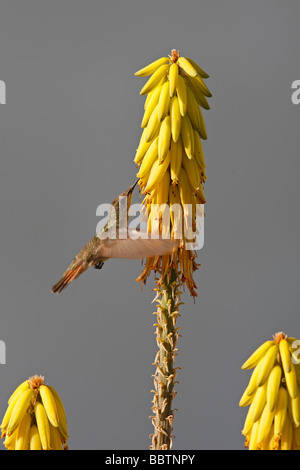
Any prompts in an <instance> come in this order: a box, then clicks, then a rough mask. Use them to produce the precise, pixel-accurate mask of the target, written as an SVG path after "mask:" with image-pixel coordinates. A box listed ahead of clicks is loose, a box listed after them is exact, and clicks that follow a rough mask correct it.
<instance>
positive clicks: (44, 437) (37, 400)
mask: <svg viewBox="0 0 300 470" xmlns="http://www.w3.org/2000/svg"><path fill="white" fill-rule="evenodd" d="M1 432H2V435H1V438H5V439H4V442H3V443H4V445H5V447H6V448H7V449H8V450H63V449H65V450H66V449H67V448H68V447H67V440H68V438H69V436H68V430H67V420H66V414H65V410H64V406H63V404H62V401H61V399H60V397H59V395H58V393H57V392H56V390H55V389H54V388H53V387H51V386H50V385H45V384H44V377H42V376H38V375H34V376H33V377H31V378H29V379H28V380H25V381H24V382H22V383H21V384H20V385H19V386H18V387H17V388H16V390H15V391H14V392H13V394H12V395H11V397H10V398H9V400H8V408H7V410H6V413H5V415H4V417H3V420H2V423H1Z"/></svg>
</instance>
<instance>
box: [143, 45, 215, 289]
mask: <svg viewBox="0 0 300 470" xmlns="http://www.w3.org/2000/svg"><path fill="white" fill-rule="evenodd" d="M135 75H137V76H139V77H145V76H148V75H151V76H150V78H149V79H148V81H147V82H146V84H145V85H144V87H143V88H142V90H141V92H140V94H141V95H147V98H146V101H145V106H144V109H145V111H144V116H143V119H142V123H141V127H142V128H143V132H142V136H141V139H140V143H139V145H138V148H137V151H136V155H135V159H134V161H135V163H136V164H137V165H138V167H139V169H138V174H137V176H138V178H139V187H140V191H142V193H143V194H144V195H145V199H144V205H145V206H146V208H147V215H148V231H149V232H152V233H157V232H158V233H159V234H162V235H163V236H165V234H166V233H170V234H171V236H172V237H173V238H180V239H181V240H182V241H183V243H182V244H181V248H180V249H179V252H178V253H176V256H175V255H174V254H173V256H171V258H170V255H164V256H162V257H157V258H148V259H147V262H146V265H145V268H144V270H143V272H142V274H141V276H140V277H139V278H138V280H141V281H142V282H145V279H146V277H147V276H148V274H149V272H150V271H151V269H153V270H154V271H160V272H161V278H160V282H163V279H164V276H165V275H166V273H167V271H168V270H169V268H170V266H171V267H173V268H175V269H176V270H177V268H178V264H179V265H180V271H181V280H182V281H184V282H186V284H187V286H188V288H189V290H190V292H191V294H192V295H193V296H196V295H197V294H196V292H195V288H196V287H197V286H196V284H195V282H194V280H193V272H194V270H196V269H197V267H198V265H197V264H196V262H195V258H196V253H195V250H186V249H185V243H184V241H185V240H187V239H188V237H187V236H186V234H187V233H190V234H191V229H192V232H193V234H194V233H195V231H196V225H197V210H196V206H197V205H202V204H204V203H205V202H206V201H205V197H204V191H203V184H204V183H205V180H206V173H205V166H206V165H205V160H204V154H203V148H202V140H203V139H207V133H206V128H205V123H204V119H203V115H202V111H201V108H202V109H209V104H208V102H207V97H211V96H212V95H211V93H210V91H209V89H208V88H207V86H206V84H205V83H204V79H206V78H208V75H207V73H206V72H204V70H202V69H201V68H200V67H199V66H198V65H197V64H196V63H195V62H194V61H193V60H191V59H189V58H186V57H181V56H180V54H179V52H178V51H176V50H173V51H172V53H171V55H170V56H169V57H162V58H160V59H158V60H156V61H154V62H152V63H151V64H149V65H147V66H146V67H144V68H143V69H141V70H139V71H138V72H136V74H135ZM166 206H167V207H168V211H169V212H168V214H169V216H168V217H167V218H164V214H165V213H166V210H165V209H164V208H165V207H166ZM178 206H180V207H181V210H180V211H178V210H176V209H177V207H178ZM174 208H176V209H175V210H173V209H174ZM187 208H189V210H187ZM174 214H175V215H174ZM199 217H200V216H199ZM153 227H155V228H153ZM191 239H192V238H189V240H191Z"/></svg>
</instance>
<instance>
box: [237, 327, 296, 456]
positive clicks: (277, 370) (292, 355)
mask: <svg viewBox="0 0 300 470" xmlns="http://www.w3.org/2000/svg"><path fill="white" fill-rule="evenodd" d="M299 345H300V342H299V341H298V340H296V339H295V338H292V337H288V336H287V335H286V334H285V333H283V332H279V333H276V334H275V335H274V336H273V340H268V341H265V342H264V343H263V344H262V345H261V346H259V347H258V348H257V349H256V350H255V351H254V352H253V354H251V356H250V357H249V359H248V360H247V361H246V362H245V363H244V364H243V365H242V369H244V370H248V369H253V372H252V375H251V377H250V380H249V383H248V386H247V388H246V390H245V391H244V393H243V395H242V397H241V399H240V403H239V405H240V406H241V407H246V406H249V409H248V412H247V415H246V419H245V423H244V427H243V430H242V434H243V435H244V436H245V447H247V448H249V450H300V363H299V357H298V356H299Z"/></svg>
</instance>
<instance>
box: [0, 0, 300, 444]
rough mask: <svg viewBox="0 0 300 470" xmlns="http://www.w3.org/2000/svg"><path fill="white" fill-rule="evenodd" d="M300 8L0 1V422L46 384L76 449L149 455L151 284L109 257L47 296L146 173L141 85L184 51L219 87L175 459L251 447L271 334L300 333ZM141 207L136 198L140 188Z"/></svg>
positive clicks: (208, 146) (154, 1)
mask: <svg viewBox="0 0 300 470" xmlns="http://www.w3.org/2000/svg"><path fill="white" fill-rule="evenodd" d="M299 15H300V5H299V2H298V1H297V0H295V1H285V2H281V1H275V0H272V1H271V0H269V1H268V0H265V1H263V2H262V1H258V0H252V1H251V2H249V1H245V0H244V1H241V0H227V1H224V0H207V1H205V0H198V1H192V0H186V1H185V2H183V1H181V2H179V1H177V0H176V1H175V0H173V1H166V0H164V1H162V0H159V1H158V0H151V1H145V0H126V1H124V0H123V1H121V0H110V1H106V2H104V1H102V2H101V1H81V2H79V1H55V0H52V1H51V2H50V1H49V2H41V1H38V0H36V1H31V0H30V1H13V0H10V1H4V0H2V1H1V11H0V79H1V80H4V81H5V82H6V86H7V104H6V105H2V106H0V142H1V171H0V208H1V209H0V210H1V212H0V217H1V248H0V257H1V265H0V297H1V324H0V339H1V340H3V341H5V343H6V348H7V364H6V365H0V383H1V392H0V396H1V401H0V414H1V415H3V414H4V411H5V408H6V400H7V398H8V396H9V394H10V393H11V392H12V391H13V390H14V388H15V387H16V386H17V385H18V384H19V383H20V382H21V381H23V380H25V379H26V378H28V377H29V376H31V375H33V374H35V373H37V374H42V375H44V376H45V378H46V381H47V382H49V383H50V384H52V385H53V386H54V387H55V388H56V389H57V390H58V392H59V393H60V395H61V397H62V399H63V401H64V404H65V408H66V410H67V415H68V422H69V431H70V436H71V437H70V441H69V446H70V448H71V449H109V450H112V449H148V446H149V444H150V441H149V439H148V435H149V434H150V433H151V432H152V425H151V422H150V420H149V419H148V416H149V415H150V414H151V399H152V394H151V393H150V390H151V388H153V385H152V378H151V374H152V373H153V372H154V368H153V366H152V365H151V364H152V362H153V359H154V356H155V353H156V344H155V337H154V334H153V333H154V327H153V323H154V320H155V317H154V316H153V315H152V312H153V310H154V309H153V305H151V300H152V299H153V292H152V287H153V278H151V279H149V281H148V283H147V285H146V287H145V288H144V291H143V292H142V291H141V288H140V285H138V284H137V283H136V281H135V279H136V278H137V276H138V275H139V273H140V262H138V261H121V262H117V261H115V260H114V261H110V262H109V263H107V264H106V265H105V268H104V269H103V270H102V271H95V270H90V272H87V273H85V275H84V276H82V278H80V279H79V280H77V281H75V282H74V283H73V284H72V285H71V286H70V287H69V288H68V289H67V290H66V291H65V292H64V293H63V294H61V295H60V296H55V295H54V294H52V293H51V292H50V287H51V286H52V284H53V283H54V282H56V281H57V280H58V278H59V277H60V275H61V274H62V272H63V271H64V270H65V268H66V267H67V266H68V264H69V262H70V261H71V259H72V258H73V256H74V255H75V254H76V252H77V251H78V250H79V249H80V248H81V246H82V245H83V244H84V243H85V242H86V241H88V240H89V238H90V237H91V236H93V235H94V232H95V227H96V224H97V222H98V219H97V217H96V208H97V206H98V205H99V204H100V203H103V202H105V203H109V202H111V200H112V199H113V198H114V197H115V196H117V195H118V194H119V192H120V191H122V190H124V189H126V188H127V187H128V186H129V185H130V184H131V183H132V182H133V181H134V178H135V173H136V170H135V165H134V163H133V158H134V154H135V148H136V146H137V143H138V140H139V138H140V134H141V129H140V122H141V119H142V113H143V104H144V98H143V97H141V96H140V95H139V91H140V89H141V88H142V86H143V84H144V83H145V79H141V78H137V77H135V76H134V72H135V71H136V70H138V69H140V68H141V67H143V66H145V65H146V64H148V63H149V62H151V61H152V60H154V59H156V58H158V57H161V56H163V55H167V54H169V53H170V51H171V49H173V48H176V49H179V50H180V51H181V54H182V55H186V56H190V57H192V58H193V59H194V60H195V61H196V62H198V63H199V65H200V66H201V67H203V68H204V69H205V70H206V71H207V72H208V73H209V74H210V78H209V79H208V80H207V81H206V83H207V85H208V86H209V88H210V90H211V91H212V93H213V98H211V99H210V105H211V110H210V111H205V112H204V118H205V121H206V126H207V131H208V141H207V142H205V144H204V152H205V157H206V162H207V176H208V180H207V182H206V187H205V194H206V198H207V204H206V220H205V242H204V248H203V249H202V250H201V251H200V252H199V258H198V261H199V262H200V263H201V265H202V266H201V268H200V269H199V271H198V272H197V273H196V276H195V277H196V281H197V284H198V294H199V297H198V299H197V301H196V303H194V302H193V300H192V298H191V297H190V296H189V294H188V293H185V295H184V296H183V300H184V302H185V305H184V306H183V307H182V309H181V317H180V320H179V323H178V326H181V327H182V338H180V341H179V343H178V347H179V355H178V359H177V365H178V366H179V367H181V370H180V371H179V373H178V380H179V384H178V385H177V387H176V388H177V392H178V395H177V397H176V399H175V401H174V407H176V408H178V412H176V417H175V421H174V434H175V436H176V437H175V441H174V449H242V448H243V438H242V436H241V428H242V426H243V419H244V416H245V410H244V409H240V408H239V407H238V402H239V399H240V396H241V394H242V392H243V390H244V388H245V386H246V384H247V381H248V379H249V376H250V373H248V372H244V371H241V369H240V367H241V364H242V363H243V361H244V360H245V359H246V358H247V357H248V355H249V354H250V353H251V352H252V351H253V350H254V349H255V348H256V347H257V346H258V345H259V344H261V343H262V342H263V341H265V340H266V339H269V338H271V336H272V334H274V333H275V332H277V331H281V330H283V331H284V332H286V333H287V334H289V335H291V336H295V337H298V338H299V337H300V331H299V330H300V321H299V264H300V256H299V238H300V237H299V235H300V233H299V231H300V224H299V179H300V161H299V117H300V106H295V105H293V104H292V101H291V94H292V90H291V84H292V82H293V81H294V80H297V79H300V71H299V42H300V30H299ZM134 201H135V202H138V201H139V198H138V194H137V193H135V198H134Z"/></svg>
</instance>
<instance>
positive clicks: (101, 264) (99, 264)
mask: <svg viewBox="0 0 300 470" xmlns="http://www.w3.org/2000/svg"><path fill="white" fill-rule="evenodd" d="M103 265H104V263H103V262H102V261H100V263H97V264H95V266H94V268H95V269H101V268H102V267H103Z"/></svg>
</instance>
